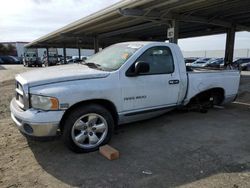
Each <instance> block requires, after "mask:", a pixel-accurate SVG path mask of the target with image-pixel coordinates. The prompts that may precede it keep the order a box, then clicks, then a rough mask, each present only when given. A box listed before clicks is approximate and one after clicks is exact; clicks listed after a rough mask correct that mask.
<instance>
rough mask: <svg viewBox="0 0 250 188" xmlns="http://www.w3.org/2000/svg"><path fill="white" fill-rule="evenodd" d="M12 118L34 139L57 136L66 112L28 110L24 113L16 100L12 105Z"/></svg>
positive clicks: (19, 127)
mask: <svg viewBox="0 0 250 188" xmlns="http://www.w3.org/2000/svg"><path fill="white" fill-rule="evenodd" d="M10 110H11V118H12V120H13V121H14V122H15V124H16V126H17V128H18V129H19V130H20V131H21V132H22V133H24V134H26V135H29V136H34V137H50V136H56V135H57V130H58V128H59V123H60V120H61V119H62V116H63V114H64V111H41V110H35V109H28V110H26V111H23V110H22V109H20V108H19V106H18V105H17V104H16V101H15V98H14V99H12V101H11V103H10Z"/></svg>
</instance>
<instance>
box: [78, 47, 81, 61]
mask: <svg viewBox="0 0 250 188" xmlns="http://www.w3.org/2000/svg"><path fill="white" fill-rule="evenodd" d="M78 57H79V59H81V48H78Z"/></svg>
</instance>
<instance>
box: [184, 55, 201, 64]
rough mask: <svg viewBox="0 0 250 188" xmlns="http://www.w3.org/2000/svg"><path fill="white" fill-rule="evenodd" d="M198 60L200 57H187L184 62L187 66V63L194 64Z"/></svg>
mask: <svg viewBox="0 0 250 188" xmlns="http://www.w3.org/2000/svg"><path fill="white" fill-rule="evenodd" d="M197 59H199V58H198V57H186V58H184V61H185V64H187V63H193V62H195V61H196V60H197Z"/></svg>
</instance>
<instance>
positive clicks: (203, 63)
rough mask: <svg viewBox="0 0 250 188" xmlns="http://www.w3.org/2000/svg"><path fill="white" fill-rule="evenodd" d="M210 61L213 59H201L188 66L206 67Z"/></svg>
mask: <svg viewBox="0 0 250 188" xmlns="http://www.w3.org/2000/svg"><path fill="white" fill-rule="evenodd" d="M210 59H211V58H199V59H197V60H196V61H194V62H193V63H187V64H186V65H187V66H191V67H205V64H206V62H207V61H208V60H210Z"/></svg>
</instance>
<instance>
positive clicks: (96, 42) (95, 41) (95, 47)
mask: <svg viewBox="0 0 250 188" xmlns="http://www.w3.org/2000/svg"><path fill="white" fill-rule="evenodd" d="M94 50H95V53H97V52H99V40H98V38H97V36H96V37H94Z"/></svg>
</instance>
